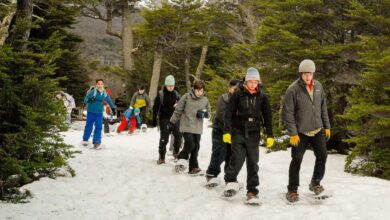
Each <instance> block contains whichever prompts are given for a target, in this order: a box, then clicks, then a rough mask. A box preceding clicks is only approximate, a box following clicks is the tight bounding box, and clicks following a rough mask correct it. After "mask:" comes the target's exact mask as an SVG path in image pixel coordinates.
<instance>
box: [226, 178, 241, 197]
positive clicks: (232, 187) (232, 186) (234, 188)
mask: <svg viewBox="0 0 390 220" xmlns="http://www.w3.org/2000/svg"><path fill="white" fill-rule="evenodd" d="M239 190H240V185H239V184H238V182H229V183H227V184H226V187H225V190H224V192H223V195H224V196H225V197H227V198H229V197H233V196H235V195H236V194H237V193H238V191H239Z"/></svg>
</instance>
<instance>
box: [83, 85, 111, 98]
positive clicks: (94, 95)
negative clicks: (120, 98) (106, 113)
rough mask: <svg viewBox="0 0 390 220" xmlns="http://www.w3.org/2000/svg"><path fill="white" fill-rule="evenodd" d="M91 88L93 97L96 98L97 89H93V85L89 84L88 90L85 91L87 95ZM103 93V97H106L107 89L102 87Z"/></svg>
mask: <svg viewBox="0 0 390 220" xmlns="http://www.w3.org/2000/svg"><path fill="white" fill-rule="evenodd" d="M92 90H93V98H96V95H97V89H95V86H91V87H89V89H88V91H87V95H88V94H89V92H91V91H92ZM103 95H104V98H106V97H107V91H106V89H103Z"/></svg>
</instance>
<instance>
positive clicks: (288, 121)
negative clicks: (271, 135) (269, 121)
mask: <svg viewBox="0 0 390 220" xmlns="http://www.w3.org/2000/svg"><path fill="white" fill-rule="evenodd" d="M295 102H296V100H295V96H294V90H293V89H292V88H291V87H290V88H288V89H287V91H286V93H285V95H284V104H283V109H282V110H283V121H284V123H285V125H286V127H287V130H288V134H289V135H290V136H292V135H298V129H297V125H296V122H295Z"/></svg>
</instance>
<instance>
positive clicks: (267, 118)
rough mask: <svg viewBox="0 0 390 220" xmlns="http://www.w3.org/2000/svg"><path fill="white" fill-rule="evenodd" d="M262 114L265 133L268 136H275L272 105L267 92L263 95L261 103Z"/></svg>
mask: <svg viewBox="0 0 390 220" xmlns="http://www.w3.org/2000/svg"><path fill="white" fill-rule="evenodd" d="M261 114H262V116H263V119H264V126H265V133H266V134H267V136H268V137H273V136H274V135H273V131H272V111H271V105H270V103H269V101H268V97H267V96H266V95H265V94H264V97H263V103H262V105H261Z"/></svg>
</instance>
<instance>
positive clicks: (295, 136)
mask: <svg viewBox="0 0 390 220" xmlns="http://www.w3.org/2000/svg"><path fill="white" fill-rule="evenodd" d="M314 72H315V63H314V62H313V61H312V60H308V59H306V60H303V61H302V62H301V63H300V64H299V79H297V80H296V81H295V82H293V83H292V84H291V85H290V86H289V87H288V88H287V90H286V93H285V102H284V105H283V109H282V111H283V114H282V115H283V121H284V123H285V125H286V127H287V130H288V134H289V136H290V145H291V146H292V148H291V157H292V160H291V163H290V168H289V182H288V186H287V190H288V192H287V193H286V198H287V200H289V201H290V202H296V201H298V200H299V194H298V186H299V170H300V168H301V163H302V158H303V155H304V153H305V151H306V147H307V145H308V144H309V143H311V145H312V147H313V151H314V155H315V156H316V161H315V165H314V172H313V176H312V178H311V182H310V185H309V189H310V190H311V191H314V193H315V194H317V195H318V194H320V193H321V192H322V191H324V187H323V186H322V185H320V182H321V180H322V178H323V177H324V174H325V164H326V159H327V152H326V140H325V136H326V138H330V123H329V117H328V111H327V107H326V98H325V93H324V89H323V87H322V85H321V83H320V82H318V81H317V80H314V77H313V75H314ZM324 129H325V130H324Z"/></svg>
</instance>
